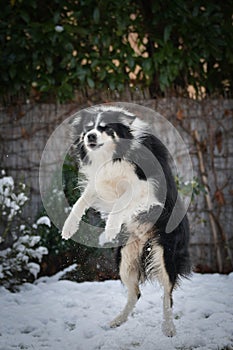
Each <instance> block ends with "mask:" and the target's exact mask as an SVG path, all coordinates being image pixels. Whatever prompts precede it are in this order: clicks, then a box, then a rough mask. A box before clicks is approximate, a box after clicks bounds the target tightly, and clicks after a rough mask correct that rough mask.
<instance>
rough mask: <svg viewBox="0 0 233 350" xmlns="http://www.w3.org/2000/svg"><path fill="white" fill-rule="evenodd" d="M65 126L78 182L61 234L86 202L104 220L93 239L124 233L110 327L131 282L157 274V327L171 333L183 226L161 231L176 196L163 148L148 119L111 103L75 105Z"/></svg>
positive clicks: (185, 262)
mask: <svg viewBox="0 0 233 350" xmlns="http://www.w3.org/2000/svg"><path fill="white" fill-rule="evenodd" d="M72 128H73V136H74V147H75V149H76V153H77V155H78V159H79V163H80V168H79V171H80V172H81V173H83V174H84V175H85V179H86V182H85V186H84V190H83V193H82V195H81V197H80V198H79V199H78V201H77V202H76V203H75V205H74V206H73V208H72V211H71V213H70V215H69V216H68V218H67V220H66V221H65V224H64V227H63V230H62V237H63V238H64V239H69V238H70V237H72V235H73V234H74V233H75V232H76V231H77V230H78V227H79V222H80V220H81V218H82V216H83V215H84V213H85V211H86V210H87V209H88V208H90V207H92V208H94V209H96V210H97V211H99V212H100V213H101V214H102V216H103V217H104V218H105V220H106V226H105V231H104V234H103V235H104V236H103V235H101V237H100V240H101V241H102V242H103V241H104V240H105V241H108V242H109V241H113V240H114V239H116V237H117V236H119V235H123V237H124V241H123V243H122V246H121V247H120V277H121V280H122V282H123V283H124V284H125V286H126V287H127V288H128V300H127V304H126V306H125V308H124V309H123V311H122V312H121V313H120V314H119V315H118V316H117V317H116V318H115V319H114V320H113V321H112V322H111V327H116V326H119V325H121V324H122V323H123V322H125V321H126V320H127V318H128V316H129V314H130V313H131V311H132V310H133V308H134V306H135V304H136V302H137V300H138V299H139V297H140V290H139V284H140V283H143V282H144V281H145V280H147V279H149V280H153V279H155V278H157V280H158V281H159V282H160V284H161V285H162V286H163V288H164V299H163V312H164V321H163V327H162V328H163V332H164V334H166V335H167V336H173V335H174V334H175V327H174V323H173V316H172V291H173V289H174V287H175V286H177V285H178V282H179V278H180V277H183V276H184V277H185V276H188V274H189V273H190V260H189V253H188V240H189V226H188V221H187V218H186V216H185V215H184V216H183V219H181V220H180V222H178V223H176V220H173V221H174V224H173V226H174V227H172V230H170V232H167V230H166V228H167V225H168V222H169V219H170V218H171V216H172V211H173V208H174V206H175V203H177V201H178V199H179V198H178V193H177V189H176V185H175V181H174V179H173V175H172V172H171V169H170V166H169V165H168V152H167V149H166V147H165V146H164V145H163V144H162V142H161V141H160V140H159V139H158V138H156V137H155V136H154V135H152V134H151V132H150V125H148V124H146V123H145V122H144V121H142V120H141V119H140V118H138V117H136V116H135V115H133V114H132V113H129V112H128V111H127V110H125V109H123V108H119V107H115V106H108V105H106V106H98V107H93V108H90V109H86V110H83V111H81V112H80V113H78V115H77V116H76V117H75V118H74V121H73V123H72ZM179 205H180V204H179ZM180 207H181V205H180Z"/></svg>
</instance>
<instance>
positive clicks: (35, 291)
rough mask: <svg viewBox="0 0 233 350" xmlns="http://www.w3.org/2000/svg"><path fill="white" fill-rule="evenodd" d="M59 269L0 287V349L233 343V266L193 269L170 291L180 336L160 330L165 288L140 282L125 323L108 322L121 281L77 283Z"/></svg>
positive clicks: (147, 349)
mask: <svg viewBox="0 0 233 350" xmlns="http://www.w3.org/2000/svg"><path fill="white" fill-rule="evenodd" d="M59 276H60V274H58V275H56V276H54V277H51V278H41V279H39V280H38V281H37V282H36V283H35V284H25V285H24V286H23V287H22V288H21V291H20V292H19V293H14V294H12V293H10V292H9V291H7V290H5V289H4V288H1V289H0V305H1V308H0V350H10V349H14V350H15V349H38V350H43V349H54V350H94V349H96V350H97V349H101V350H116V349H119V350H133V349H134V350H135V349H136V350H139V349H140V350H142V349H143V350H163V349H164V350H170V349H216V350H221V349H233V273H232V274H230V275H229V276H222V275H218V274H214V275H199V274H194V275H193V277H192V278H191V280H185V281H183V284H182V286H181V288H180V289H178V290H177V291H175V293H174V318H175V325H176V329H177V335H176V336H175V337H173V338H166V337H165V336H164V335H163V333H162V331H161V320H162V300H161V297H162V291H161V289H160V287H159V286H158V285H156V286H153V285H152V284H147V285H146V286H144V287H143V288H142V297H141V299H140V300H139V302H138V304H137V306H136V308H135V311H134V314H133V315H132V316H131V317H130V318H129V320H128V322H127V323H125V324H124V325H122V326H121V327H119V328H116V329H110V328H109V327H108V322H109V321H111V319H112V318H114V317H115V316H116V315H117V313H118V312H119V311H120V309H121V308H122V307H123V305H124V303H125V301H126V291H125V289H124V287H123V286H122V285H121V282H120V281H106V282H85V283H80V284H78V283H74V282H70V281H65V280H60V281H59V280H58V278H59Z"/></svg>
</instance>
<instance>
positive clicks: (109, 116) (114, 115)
mask: <svg viewBox="0 0 233 350" xmlns="http://www.w3.org/2000/svg"><path fill="white" fill-rule="evenodd" d="M135 118H136V116H135V115H133V114H131V113H127V112H124V111H123V110H114V109H113V110H109V111H105V112H104V120H105V121H106V123H107V124H117V123H121V124H124V125H125V126H128V127H130V125H131V124H132V123H133V121H134V120H135Z"/></svg>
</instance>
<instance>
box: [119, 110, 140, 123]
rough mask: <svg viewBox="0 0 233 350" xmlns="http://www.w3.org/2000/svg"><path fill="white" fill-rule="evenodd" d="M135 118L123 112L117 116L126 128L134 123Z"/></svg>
mask: <svg viewBox="0 0 233 350" xmlns="http://www.w3.org/2000/svg"><path fill="white" fill-rule="evenodd" d="M135 118H136V116H135V115H134V114H128V113H124V112H121V113H120V114H119V119H120V121H121V122H122V123H123V124H125V125H127V126H130V125H131V124H132V123H133V122H134V120H135Z"/></svg>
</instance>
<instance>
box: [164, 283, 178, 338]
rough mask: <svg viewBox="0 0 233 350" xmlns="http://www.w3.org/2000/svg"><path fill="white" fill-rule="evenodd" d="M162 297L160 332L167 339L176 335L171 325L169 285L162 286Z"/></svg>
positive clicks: (170, 290) (170, 291) (170, 293)
mask: <svg viewBox="0 0 233 350" xmlns="http://www.w3.org/2000/svg"><path fill="white" fill-rule="evenodd" d="M163 287H164V296H163V324H162V331H163V333H164V335H166V336H167V337H173V336H174V335H175V334H176V329H175V326H174V323H173V313H172V287H171V285H170V283H168V284H167V283H165V284H164V286H163Z"/></svg>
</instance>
